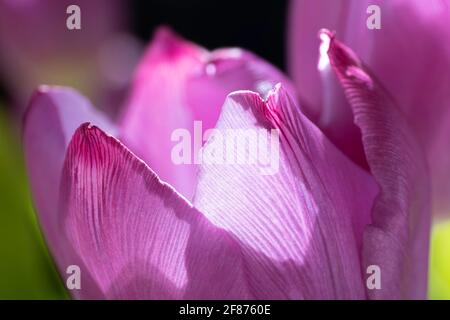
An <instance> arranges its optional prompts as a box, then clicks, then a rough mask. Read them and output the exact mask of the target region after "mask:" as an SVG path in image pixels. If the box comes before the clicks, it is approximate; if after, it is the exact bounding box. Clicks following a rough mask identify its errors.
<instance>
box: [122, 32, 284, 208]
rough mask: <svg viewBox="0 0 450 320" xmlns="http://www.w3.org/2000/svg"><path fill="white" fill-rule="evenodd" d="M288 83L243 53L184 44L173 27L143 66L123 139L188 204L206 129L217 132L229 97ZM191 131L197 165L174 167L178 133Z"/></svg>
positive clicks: (125, 117)
mask: <svg viewBox="0 0 450 320" xmlns="http://www.w3.org/2000/svg"><path fill="white" fill-rule="evenodd" d="M277 82H283V83H286V86H290V84H289V83H288V80H287V79H286V78H284V76H283V74H282V73H281V72H280V71H278V70H277V69H276V68H274V67H272V66H271V65H270V64H268V63H267V62H265V61H263V60H262V59H260V58H258V57H256V56H254V55H252V54H250V53H248V52H245V51H243V50H241V49H219V50H216V51H212V52H209V51H207V50H206V49H204V48H201V47H199V46H197V45H195V44H193V43H190V42H188V41H186V40H184V39H181V38H180V37H178V36H177V35H175V34H174V33H173V32H171V31H170V30H168V29H167V28H160V29H158V30H157V32H156V34H155V37H154V39H153V41H152V42H151V44H150V46H149V48H148V50H147V52H146V54H145V56H144V58H143V60H142V62H141V64H140V66H139V67H138V70H137V74H136V77H135V81H134V85H133V88H132V92H131V94H130V99H129V101H128V104H127V106H126V108H125V110H124V114H123V117H122V120H121V139H122V140H123V141H124V142H125V143H126V144H127V146H129V147H130V149H131V150H133V152H135V153H136V154H137V155H138V156H139V157H140V158H142V159H143V160H144V161H146V162H147V163H148V164H149V165H150V166H151V167H152V168H153V169H154V170H155V172H156V173H157V174H158V175H159V176H160V177H161V179H163V180H164V181H167V182H169V183H170V184H172V185H173V186H174V187H175V188H176V189H177V190H178V191H180V192H181V193H182V194H183V195H184V196H186V197H187V198H188V199H190V198H191V197H192V194H193V186H194V184H195V172H196V165H195V163H194V162H195V161H194V154H196V153H197V151H198V148H199V147H201V145H202V130H201V129H200V130H198V131H197V133H194V120H198V121H202V129H203V131H205V130H207V129H210V128H213V127H214V125H215V123H216V121H217V118H218V116H219V113H220V108H221V106H222V104H223V102H224V101H225V97H226V96H227V94H228V93H230V92H232V91H234V90H238V89H250V90H255V91H259V92H262V93H264V92H266V91H268V88H271V87H272V85H273V84H275V83H277ZM176 129H186V130H187V131H188V132H189V134H190V135H191V138H192V140H194V134H197V135H199V139H200V141H199V140H198V139H197V140H196V143H195V145H192V146H191V155H192V156H191V159H190V161H189V162H191V163H192V164H189V163H188V164H174V162H173V160H172V158H171V151H172V148H173V147H174V145H175V144H176V143H177V140H176V139H177V137H176V136H174V137H173V139H172V134H173V133H174V130H176Z"/></svg>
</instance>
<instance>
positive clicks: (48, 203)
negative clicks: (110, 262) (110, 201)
mask: <svg viewBox="0 0 450 320" xmlns="http://www.w3.org/2000/svg"><path fill="white" fill-rule="evenodd" d="M86 121H92V122H93V123H96V124H99V125H102V127H104V128H105V129H108V131H109V132H114V128H113V127H112V126H111V125H110V124H109V122H108V121H107V120H106V119H104V118H103V117H102V116H101V115H99V114H98V113H97V112H96V111H95V110H94V109H93V107H92V106H91V104H90V103H89V101H87V100H86V99H85V98H84V97H82V96H80V95H79V94H78V93H77V92H75V91H74V90H72V89H68V88H63V87H47V86H41V87H40V88H39V89H38V90H37V91H36V92H35V94H34V95H33V98H32V99H31V102H30V105H29V108H28V111H27V114H26V117H25V121H24V131H23V144H24V152H25V160H26V165H27V169H28V176H29V180H30V184H31V190H32V194H33V200H34V204H35V207H36V210H37V212H38V216H39V221H40V224H41V226H42V228H43V231H44V234H45V236H46V240H47V243H48V245H49V246H50V248H51V250H52V252H53V255H54V257H55V259H56V262H57V264H58V267H59V270H60V272H61V273H62V274H63V275H65V272H66V268H67V267H68V266H69V265H72V264H81V262H80V261H79V260H78V257H77V256H76V255H75V254H74V253H73V252H72V251H71V246H70V244H68V243H67V242H66V238H65V236H64V234H63V232H62V230H61V225H60V222H61V220H60V218H61V217H60V213H59V212H58V210H57V206H58V199H59V194H60V185H59V183H60V178H61V170H62V166H63V161H64V156H65V153H66V148H67V145H68V144H69V141H70V139H71V138H72V135H73V133H74V132H75V130H76V128H78V127H79V126H80V124H82V123H84V122H86ZM88 277H89V276H88V275H83V279H84V280H83V284H84V287H85V288H88V289H89V290H91V293H93V291H92V290H94V289H92V288H90V284H89V282H88V280H87V279H88ZM92 285H93V284H92ZM93 286H95V285H93ZM73 293H74V294H75V295H77V292H76V291H75V292H73ZM85 297H93V296H90V295H86V296H85ZM95 297H99V296H98V295H95Z"/></svg>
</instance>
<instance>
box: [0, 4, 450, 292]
mask: <svg viewBox="0 0 450 320" xmlns="http://www.w3.org/2000/svg"><path fill="white" fill-rule="evenodd" d="M70 4H77V5H79V6H80V7H81V19H82V29H81V30H77V31H69V30H68V29H67V28H66V18H67V16H68V15H67V14H66V8H67V6H69V5H70ZM237 7H239V10H236V8H237ZM286 14H287V1H284V0H283V1H280V0H277V1H267V2H264V4H262V2H261V1H254V0H246V1H242V0H228V1H201V0H190V1H179V0H153V1H143V0H142V1H138V0H134V1H120V0H95V1H92V0H77V1H66V0H0V299H16V298H25V299H60V298H62V299H67V298H69V296H68V294H67V292H66V291H65V289H64V285H63V282H62V281H61V279H60V278H59V275H58V274H57V272H56V270H55V266H54V264H53V261H52V258H51V256H50V255H49V253H48V251H47V249H46V245H45V241H44V240H43V237H42V235H41V233H40V231H39V226H38V222H37V220H36V215H35V213H34V211H33V205H32V202H31V199H30V194H29V189H28V185H27V178H26V173H25V169H24V163H23V159H22V151H21V143H20V139H21V138H20V126H21V121H22V120H21V119H22V117H23V113H24V110H25V109H26V106H27V102H28V100H29V98H30V96H31V93H32V91H33V90H34V89H35V88H36V86H38V85H39V84H59V85H68V86H72V87H74V88H76V89H78V90H79V91H81V92H82V93H84V94H85V95H87V96H88V97H89V98H90V99H91V100H92V101H93V102H94V104H95V105H97V106H98V107H99V108H101V109H103V110H105V111H106V112H107V113H108V114H109V115H110V116H111V117H115V116H116V115H117V110H118V107H119V106H120V105H121V104H122V102H123V100H124V99H125V97H126V92H127V89H128V85H129V82H130V79H131V77H132V74H133V70H134V67H135V66H136V63H137V62H138V60H139V58H140V56H141V54H142V51H143V49H144V48H145V45H146V43H148V41H149V39H150V38H151V35H152V33H153V31H154V29H155V27H157V26H160V25H162V24H164V25H168V26H170V27H171V28H173V29H174V30H175V31H176V32H177V33H179V34H181V35H182V36H183V37H185V38H187V39H189V40H191V41H193V42H196V43H198V44H200V45H202V46H204V47H206V48H209V49H213V48H217V47H227V46H237V47H243V48H246V49H249V50H250V51H253V52H255V53H256V54H258V55H260V56H262V57H263V58H265V59H267V60H268V61H270V62H271V63H273V64H275V65H276V66H278V67H279V68H281V69H282V70H285V49H286V43H285V38H286ZM448 245H450V224H449V223H436V224H435V228H434V232H433V239H432V251H431V262H430V298H437V299H439V298H450V250H448V249H447V248H448Z"/></svg>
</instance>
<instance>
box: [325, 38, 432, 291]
mask: <svg viewBox="0 0 450 320" xmlns="http://www.w3.org/2000/svg"><path fill="white" fill-rule="evenodd" d="M322 39H323V41H324V42H325V44H326V45H327V46H328V50H324V54H326V55H327V57H328V59H329V62H330V64H331V66H332V69H333V71H334V72H335V73H336V75H337V77H338V78H339V81H340V83H341V85H342V88H343V91H344V92H345V95H346V97H347V99H348V102H349V105H350V106H351V107H352V110H353V113H354V119H355V123H356V124H357V125H358V126H359V128H360V129H361V132H362V137H363V140H362V141H363V145H364V150H365V153H366V157H367V161H368V163H369V166H370V171H371V173H372V174H373V176H374V178H375V179H376V181H377V183H378V184H379V186H380V188H381V191H380V194H379V196H378V197H377V199H376V202H375V205H374V208H373V212H372V224H371V225H370V226H368V227H367V228H366V230H365V232H364V245H363V261H364V263H363V267H364V268H366V267H368V266H369V265H377V266H379V267H380V269H381V289H380V290H368V295H369V297H371V298H404V299H406V298H409V299H424V298H425V297H426V293H427V269H428V243H429V230H430V203H429V201H430V200H429V181H428V178H429V177H428V172H427V165H426V161H425V157H424V153H423V150H422V148H421V146H420V143H419V142H418V140H417V137H416V136H415V135H414V131H413V130H412V128H411V126H410V125H409V124H408V122H407V120H406V119H405V118H404V116H403V114H402V112H401V111H400V109H399V108H398V106H397V105H396V103H395V102H394V101H393V99H392V97H391V96H390V95H389V94H388V93H387V91H385V90H384V89H383V87H381V85H380V84H379V83H378V82H377V80H376V79H375V77H374V76H373V75H372V74H371V73H369V71H368V70H367V68H365V67H364V66H363V65H362V63H361V62H360V60H359V59H358V57H357V56H356V55H355V54H354V53H353V52H352V51H351V50H350V49H349V48H347V47H345V46H344V45H343V44H341V43H339V42H338V41H337V40H335V39H334V37H333V35H331V34H330V33H329V32H327V31H323V33H322Z"/></svg>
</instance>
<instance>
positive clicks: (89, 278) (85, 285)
mask: <svg viewBox="0 0 450 320" xmlns="http://www.w3.org/2000/svg"><path fill="white" fill-rule="evenodd" d="M317 31H318V30H315V31H314V36H317ZM320 36H321V39H322V45H321V50H320V52H321V55H320V60H321V71H320V72H322V73H323V75H322V77H324V78H325V77H331V80H330V81H334V82H330V83H332V85H333V87H332V88H330V90H332V91H330V92H331V93H333V92H335V91H340V96H341V99H342V100H343V101H344V102H346V106H348V108H349V109H348V111H349V115H350V116H351V120H352V121H354V123H355V128H351V129H350V130H355V131H357V132H359V135H358V136H357V137H360V138H358V139H357V141H354V142H355V143H357V144H356V146H355V150H356V151H355V152H354V154H353V153H351V152H348V151H349V149H346V148H342V149H340V148H339V147H342V145H341V144H340V143H339V142H340V141H343V140H339V139H334V136H332V135H330V137H329V136H327V135H326V134H325V133H327V134H329V133H330V132H329V131H326V130H323V131H322V130H321V129H320V128H321V126H320V125H319V126H318V125H316V124H315V123H314V122H312V121H311V120H310V119H309V118H308V117H307V116H306V115H305V113H306V114H307V115H308V116H310V117H311V118H312V119H313V120H316V119H317V118H314V111H315V109H314V108H313V107H312V106H313V105H314V104H312V103H311V104H310V103H308V106H307V107H303V109H301V108H300V106H299V104H298V103H297V101H296V100H297V93H296V90H295V89H294V87H293V86H292V85H291V84H290V82H289V80H288V79H287V78H286V77H284V76H283V74H282V73H281V72H279V71H278V70H276V69H275V68H274V67H272V66H270V65H269V64H268V63H267V62H265V61H263V60H262V59H260V58H258V57H256V56H254V55H252V54H250V53H248V52H245V51H242V50H239V49H220V50H216V51H212V52H208V51H206V50H205V49H203V48H200V47H198V46H196V45H193V44H191V43H188V42H186V41H184V40H182V39H180V38H178V37H177V36H175V35H173V34H172V33H170V32H169V31H168V30H166V29H162V30H160V31H159V32H158V33H157V35H156V37H155V39H154V40H153V42H152V43H151V44H150V47H149V49H148V51H147V53H146V54H145V57H144V59H143V61H142V63H141V65H140V66H139V67H138V71H137V73H136V78H135V82H134V84H133V87H132V90H131V94H130V99H129V101H128V104H127V105H126V106H125V107H124V111H123V117H122V118H121V120H120V121H119V122H118V123H110V122H109V121H107V120H106V119H104V117H102V116H101V115H100V114H98V113H96V112H95V111H94V109H93V108H92V106H91V105H90V104H89V102H88V101H87V100H86V99H85V98H83V97H81V96H80V95H79V94H77V93H76V92H74V91H72V90H70V89H65V88H61V87H59V88H58V87H42V88H40V90H38V92H37V93H36V94H35V95H34V97H33V99H32V101H31V104H30V107H29V110H28V114H27V117H26V120H25V129H24V144H25V151H26V159H27V165H28V169H29V175H30V180H31V185H32V190H33V195H34V199H35V204H36V208H37V211H38V212H39V216H40V221H41V224H42V227H43V229H44V233H45V234H46V237H47V241H48V243H49V245H50V248H51V250H52V252H53V254H54V256H55V258H56V260H57V264H58V266H59V269H60V271H61V273H62V274H63V275H65V270H66V268H67V266H69V265H78V266H80V268H81V270H82V275H83V278H82V281H83V282H82V287H81V289H80V290H74V291H73V292H72V293H73V295H74V296H75V297H79V298H125V299H131V298H152V299H154V298H156V299H158V298H159V299H162V298H166V299H202V298H203V299H217V298H222V299H300V298H303V299H334V298H339V299H365V298H391V299H392V298H424V297H425V295H426V290H427V281H426V279H427V262H428V260H427V258H428V233H429V222H430V221H429V220H430V208H429V194H428V190H429V186H428V172H427V164H426V161H425V157H424V154H423V151H422V149H421V145H420V141H419V140H418V139H417V138H416V136H415V131H414V128H413V127H412V126H411V125H410V124H409V123H408V121H407V119H405V117H404V116H403V113H402V111H401V110H402V109H401V107H400V106H399V105H398V102H397V101H395V100H394V99H393V98H392V97H391V94H390V93H388V91H386V90H385V89H384V87H383V86H382V85H381V84H380V82H379V81H378V80H377V79H376V78H375V77H374V76H373V75H372V72H371V71H370V70H369V69H368V68H366V67H365V66H364V65H363V64H362V62H361V61H360V59H359V58H358V57H357V56H356V55H355V53H353V52H352V51H351V49H349V48H348V47H346V46H345V45H344V44H342V43H340V42H339V41H338V40H336V39H335V36H334V35H333V34H331V33H330V32H329V31H325V30H324V31H322V32H321V34H320ZM318 48H319V45H318V44H317V46H316V48H312V47H311V48H309V47H305V50H314V52H315V53H316V55H317V52H318ZM316 60H317V59H316ZM311 63H312V64H313V67H312V68H310V69H312V70H309V72H311V74H310V77H311V78H313V77H314V76H315V75H316V74H319V71H318V70H317V69H316V65H317V63H316V61H312V62H311ZM305 70H306V69H305ZM305 72H306V71H305ZM299 83H301V82H299ZM312 89H314V88H312ZM236 90H239V91H236ZM302 92H303V91H302V90H300V93H302ZM320 92H321V91H319V93H320ZM325 93H326V92H324V94H325ZM300 99H307V97H302V96H300ZM306 101H308V100H306ZM311 101H312V100H311ZM326 101H328V103H331V102H332V101H329V100H326ZM308 102H309V101H308ZM321 104H322V101H320V102H319V104H317V107H320V106H321ZM222 105H223V106H222ZM327 107H331V106H327ZM337 107H338V106H337ZM318 110H319V111H318V112H317V114H318V115H319V116H320V110H321V109H318ZM331 114H333V112H331ZM194 120H202V121H203V123H204V126H205V127H206V128H215V129H216V130H217V131H218V132H226V131H227V130H229V129H241V130H256V129H262V130H265V131H270V130H272V129H278V130H279V132H280V154H279V170H278V171H277V172H276V173H275V174H273V175H262V174H261V173H260V171H259V170H258V169H259V168H258V166H256V165H235V164H233V165H231V164H220V165H219V164H208V163H203V164H198V165H196V166H193V165H186V166H176V165H174V164H173V162H172V161H171V158H170V149H171V146H172V145H173V142H172V141H171V140H170V135H171V133H172V132H173V130H175V129H177V128H188V129H190V130H193V129H192V123H193V121H194ZM343 120H346V119H343ZM330 138H331V140H330ZM250 139H251V140H250V141H251V144H257V143H259V141H257V140H255V139H254V138H250ZM332 141H333V142H335V143H336V145H337V146H338V147H337V146H336V145H335V144H333V142H332ZM349 145H351V144H349ZM214 146H215V144H214V139H212V141H211V140H208V142H206V143H205V145H204V146H203V150H204V151H205V152H208V151H211V149H213V148H214ZM232 152H234V153H236V152H237V151H236V150H232ZM358 154H359V155H358ZM234 155H236V154H234ZM352 155H358V156H359V158H358V159H359V160H360V162H357V161H356V162H355V161H353V160H354V159H355V158H351V156H352ZM357 163H359V164H361V165H362V166H360V165H358V164H357ZM371 266H378V267H379V268H380V270H381V272H382V273H381V287H380V288H378V289H373V288H370V286H368V285H367V283H366V280H367V270H368V268H370V267H371Z"/></svg>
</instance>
